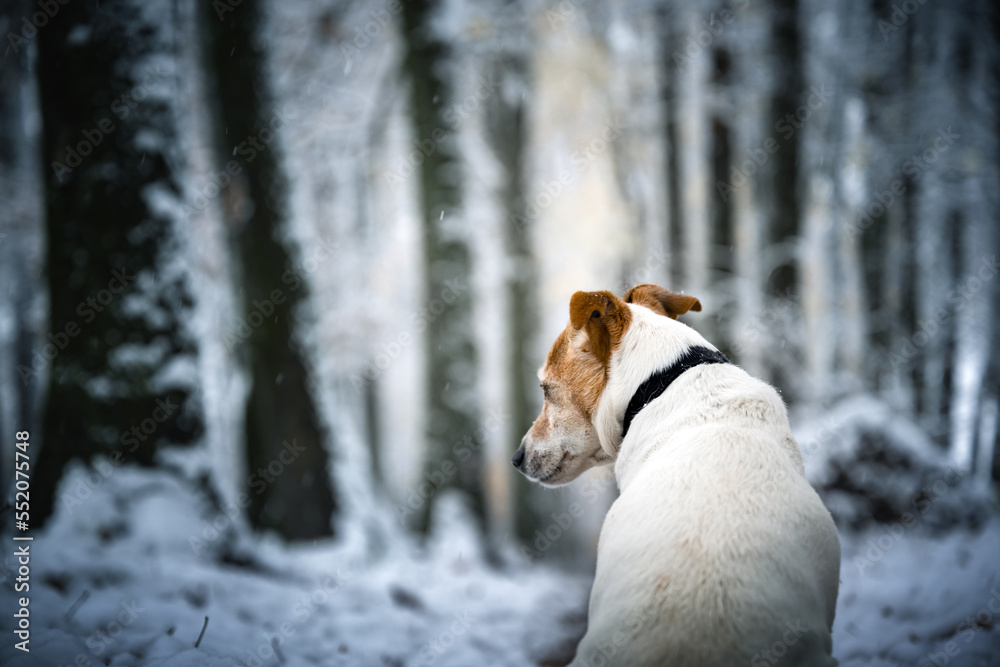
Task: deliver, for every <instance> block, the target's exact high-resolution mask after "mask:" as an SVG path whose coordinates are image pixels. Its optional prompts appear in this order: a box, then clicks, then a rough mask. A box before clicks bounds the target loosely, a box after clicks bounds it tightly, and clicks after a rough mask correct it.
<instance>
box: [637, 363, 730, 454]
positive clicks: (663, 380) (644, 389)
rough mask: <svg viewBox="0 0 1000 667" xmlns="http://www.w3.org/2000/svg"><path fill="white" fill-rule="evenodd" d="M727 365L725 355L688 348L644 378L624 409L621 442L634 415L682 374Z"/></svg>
mask: <svg viewBox="0 0 1000 667" xmlns="http://www.w3.org/2000/svg"><path fill="white" fill-rule="evenodd" d="M728 363H729V359H726V355H724V354H722V353H721V352H719V351H718V350H713V349H711V348H708V347H703V346H701V345H696V346H695V347H690V348H688V350H687V352H685V353H684V354H683V355H681V357H680V358H679V359H677V360H676V361H675V362H673V363H672V364H670V365H669V366H667V367H666V368H664V369H662V370H659V371H657V372H655V373H653V374H652V375H650V376H649V377H648V378H646V381H645V382H643V383H642V384H641V385H639V388H638V389H636V390H635V393H634V394H632V399H631V400H630V401H629V402H628V407H627V408H626V409H625V419H624V423H623V424H622V441H624V440H625V438H626V437H627V436H628V429H629V426H631V425H632V420H633V419H635V417H636V415H638V414H639V413H640V412H641V411H642V409H643V408H644V407H646V406H647V405H649V404H650V403H652V402H653V401H655V400H656V399H657V398H659V397H660V395H661V394H663V392H665V391H666V390H667V389H668V388H669V387H670V385H672V384H673V383H674V380H676V379H677V378H679V377H680V376H681V374H682V373H684V372H685V371H688V370H691V369H692V368H695V367H696V366H701V365H703V364H728Z"/></svg>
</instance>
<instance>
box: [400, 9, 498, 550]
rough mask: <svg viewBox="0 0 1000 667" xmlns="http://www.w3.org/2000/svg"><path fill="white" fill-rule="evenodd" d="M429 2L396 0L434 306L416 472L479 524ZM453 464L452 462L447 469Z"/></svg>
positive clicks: (461, 255) (467, 303)
mask: <svg viewBox="0 0 1000 667" xmlns="http://www.w3.org/2000/svg"><path fill="white" fill-rule="evenodd" d="M432 10H433V6H432V5H431V3H430V2H429V1H428V0H415V1H414V2H407V3H403V18H404V26H405V35H406V43H407V50H406V56H405V57H406V60H405V63H406V74H407V77H408V80H409V85H410V91H411V96H412V97H411V112H412V114H413V127H414V130H415V132H414V134H415V140H416V141H417V142H418V145H420V146H430V147H432V148H433V150H431V148H426V149H425V150H424V153H425V158H424V159H423V161H422V164H421V165H420V166H419V175H418V176H417V180H418V183H419V184H420V190H419V192H420V200H419V201H420V213H421V220H422V230H423V232H422V234H423V240H422V244H423V249H424V253H425V259H424V267H423V279H424V284H425V290H426V292H425V295H426V297H427V298H428V299H429V300H431V301H432V302H433V303H435V304H440V311H439V312H436V313H434V317H433V318H432V319H431V320H430V321H429V322H428V326H427V337H426V344H425V362H426V369H427V390H426V396H425V400H426V401H427V404H426V406H427V421H426V440H427V456H426V461H425V462H424V472H425V474H426V475H428V476H429V478H430V479H435V480H437V479H441V480H442V482H441V484H439V485H437V487H438V489H440V488H442V487H443V488H454V489H458V490H460V491H461V492H463V493H464V495H465V496H466V497H467V499H468V501H469V502H470V505H471V509H472V512H473V514H474V515H475V516H476V517H477V519H478V520H479V522H480V528H481V529H482V530H483V531H484V533H485V531H486V528H487V526H486V500H485V496H484V493H483V487H482V469H483V465H482V461H483V452H482V442H481V441H479V439H478V438H477V429H478V428H479V425H480V424H479V419H480V405H479V396H478V392H477V387H476V382H475V378H476V371H477V358H476V341H475V339H474V336H473V323H472V295H471V293H470V291H469V282H470V280H471V268H470V250H469V245H468V241H467V239H466V238H465V235H464V232H463V225H462V224H461V223H462V221H461V219H460V217H459V214H460V211H461V204H462V199H461V183H460V181H459V175H458V173H457V171H456V166H457V163H456V159H455V150H456V148H455V145H454V141H455V136H454V131H453V127H452V125H451V124H450V123H449V122H448V119H447V118H446V117H445V114H446V111H447V110H448V107H449V106H450V105H451V104H454V103H456V102H458V103H460V102H461V100H457V99H455V97H454V92H453V89H452V87H451V86H452V84H453V82H449V81H446V80H445V79H444V77H445V76H446V74H445V72H446V71H447V69H448V64H449V62H448V59H449V58H450V53H449V49H448V47H447V46H446V44H445V43H444V42H443V41H442V40H441V38H440V37H439V36H438V35H437V34H436V33H435V32H434V31H433V29H432V26H431V23H430V19H431V13H432ZM453 468H455V469H457V470H453ZM438 498H439V496H438V495H435V496H434V497H433V498H431V499H430V501H429V502H427V503H426V504H424V505H423V506H422V507H421V509H420V512H419V521H418V526H419V528H420V529H421V530H424V531H426V530H428V528H429V527H430V520H431V510H432V508H433V507H434V506H435V504H436V502H437V500H438Z"/></svg>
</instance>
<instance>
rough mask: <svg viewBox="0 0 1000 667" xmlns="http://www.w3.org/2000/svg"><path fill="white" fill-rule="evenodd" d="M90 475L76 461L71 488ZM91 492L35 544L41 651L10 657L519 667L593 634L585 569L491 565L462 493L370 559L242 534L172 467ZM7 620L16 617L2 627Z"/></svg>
mask: <svg viewBox="0 0 1000 667" xmlns="http://www.w3.org/2000/svg"><path fill="white" fill-rule="evenodd" d="M87 475H88V471H87V470H86V469H85V468H83V467H81V466H75V467H74V468H73V469H72V470H71V471H70V473H69V474H68V476H67V478H66V479H65V481H64V483H63V486H62V490H63V492H64V493H65V490H66V489H69V488H73V487H74V486H76V485H79V484H80V483H81V482H83V483H86V482H85V481H84V480H85V478H86V476H87ZM82 503H83V504H82V505H78V506H74V507H68V506H61V507H60V510H59V512H58V514H57V516H55V517H54V519H53V520H52V521H51V523H50V524H49V525H48V527H47V528H46V530H45V531H44V532H43V533H42V534H39V535H37V536H36V537H35V540H34V541H33V542H32V543H31V551H32V561H31V568H32V570H31V582H32V587H31V591H30V595H31V612H32V630H33V632H32V642H31V649H32V650H31V653H30V655H28V654H24V653H22V652H21V651H18V650H16V649H14V648H13V646H12V644H13V642H5V645H4V646H2V647H0V663H2V664H3V665H7V666H9V667H22V666H24V667H27V666H28V665H31V666H32V667H34V666H36V665H68V664H75V665H98V664H101V663H102V661H103V662H104V663H105V664H111V665H159V666H163V667H174V666H177V667H180V666H182V665H183V666H190V665H196V666H213V667H214V666H217V665H218V666H222V665H225V666H230V665H273V664H278V663H279V662H282V664H288V665H308V664H322V665H399V666H403V665H406V666H411V665H429V664H435V665H442V666H448V665H454V666H456V667H457V666H460V665H461V666H468V665H480V664H489V665H510V666H511V667H515V666H522V665H525V664H540V662H541V661H543V660H547V659H550V658H552V657H553V656H557V657H558V656H559V655H560V652H562V655H563V656H564V657H566V658H568V657H569V655H571V651H572V646H574V645H575V641H576V639H577V638H578V637H579V635H580V634H582V622H583V618H584V609H585V605H586V596H587V589H588V582H587V581H586V579H584V578H581V577H579V576H570V575H563V574H558V573H556V572H554V571H550V570H547V569H544V568H534V569H526V568H525V566H524V565H523V562H522V561H521V560H520V559H519V558H517V557H516V556H515V555H513V554H512V555H510V557H509V558H508V560H509V562H510V563H511V565H510V566H508V567H506V568H503V569H495V568H493V567H490V566H487V565H486V564H485V563H484V562H483V560H482V558H481V557H480V555H479V553H478V547H477V546H476V545H477V544H478V542H477V540H476V539H475V538H474V537H473V533H472V531H471V529H467V528H465V526H471V525H472V524H471V522H470V521H469V520H468V517H467V516H466V514H465V511H464V509H463V508H462V507H461V506H460V505H459V504H458V503H457V502H456V501H455V499H454V498H448V499H446V502H443V503H442V504H441V511H440V512H439V513H438V515H436V517H435V524H436V526H437V530H436V532H435V534H434V535H432V536H431V537H430V538H429V539H428V543H427V544H426V546H425V547H424V548H422V549H418V548H417V547H416V546H414V545H413V544H408V545H406V546H404V547H402V548H400V547H399V546H396V547H394V548H393V549H391V550H390V551H389V552H387V553H385V554H384V555H382V556H379V557H376V558H371V559H370V562H362V561H361V559H359V558H357V557H355V556H349V555H346V554H345V553H344V551H343V550H341V549H339V548H338V546H337V544H336V543H332V542H331V543H317V544H312V545H306V546H294V547H293V546H286V545H284V544H283V543H281V542H279V541H278V540H277V538H275V537H273V536H270V535H263V536H258V537H251V536H249V535H246V534H245V533H243V532H242V529H240V528H234V527H233V524H232V523H231V522H230V521H229V520H228V518H225V515H216V514H215V512H213V511H210V510H209V507H208V504H207V503H206V502H205V501H204V500H203V499H202V496H201V495H200V494H199V493H196V492H194V489H192V488H191V487H190V485H188V484H187V483H186V482H182V481H179V480H178V479H176V478H175V477H173V476H171V475H170V474H169V473H165V472H163V471H151V470H147V469H139V468H133V467H130V466H124V467H122V468H120V469H118V470H116V471H115V472H113V473H112V474H111V475H110V476H109V477H108V478H107V479H106V480H105V481H104V482H103V483H102V484H99V485H97V486H96V488H94V489H93V494H92V495H91V496H90V497H88V498H86V499H85V500H84V501H82ZM219 517H223V520H221V521H220V520H219ZM213 520H215V522H216V525H217V526H218V527H219V528H220V529H221V532H218V533H217V534H218V537H216V539H215V540H214V541H207V543H206V544H205V545H204V547H202V546H201V545H198V546H199V549H198V551H199V553H198V554H196V553H195V549H194V548H192V546H190V544H189V541H190V539H191V538H192V537H195V538H204V537H211V536H212V535H213V534H216V533H214V532H213V529H212V528H211V522H212V521H213ZM206 528H207V529H208V530H207V531H206ZM224 561H228V562H224ZM12 564H13V563H12V561H11V560H8V563H7V565H8V566H10V565H12ZM6 574H7V576H8V577H9V576H10V574H9V573H6ZM12 585H13V582H12V581H10V580H9V579H8V580H7V581H6V582H5V584H4V587H3V597H4V598H5V599H4V600H3V601H2V602H0V604H3V606H4V608H5V609H10V608H12V605H13V603H14V602H13V600H12V599H10V598H11V596H12V595H13V591H12ZM85 592H87V593H89V597H86V599H85V600H84V601H83V602H82V604H80V605H79V606H78V609H77V610H76V612H75V613H74V614H72V616H71V617H69V618H67V612H68V611H69V610H70V609H71V608H72V607H73V605H74V603H76V602H77V601H78V600H80V597H81V595H84V594H85ZM205 617H208V619H209V621H208V626H207V629H206V631H205V635H204V639H203V640H202V642H201V644H200V646H199V647H198V648H197V649H196V648H194V643H195V641H196V640H197V638H198V634H199V633H200V631H201V628H202V625H203V624H204V619H205ZM10 625H11V620H10V617H9V616H8V615H5V620H4V626H5V627H4V632H3V634H4V636H5V637H9V636H10ZM102 633H103V634H102ZM275 645H276V646H277V651H278V652H280V654H281V656H282V657H281V658H280V659H279V658H277V656H276V655H275V648H274V646H275ZM567 647H570V648H569V651H570V653H566V651H567ZM554 664H559V663H554Z"/></svg>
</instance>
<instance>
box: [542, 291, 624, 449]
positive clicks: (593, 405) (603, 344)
mask: <svg viewBox="0 0 1000 667" xmlns="http://www.w3.org/2000/svg"><path fill="white" fill-rule="evenodd" d="M569 311H570V322H569V326H567V327H566V329H565V330H564V331H563V332H562V333H560V334H559V337H558V338H556V341H555V343H553V344H552V349H551V350H550V351H549V356H548V358H547V359H546V362H545V369H544V372H543V375H544V377H545V378H546V379H547V380H548V381H550V382H552V383H553V384H555V385H557V386H558V387H560V391H562V392H567V393H568V395H569V399H570V401H572V403H573V405H574V407H576V408H577V409H578V410H579V411H580V412H581V413H582V414H583V415H585V416H586V417H587V418H588V419H589V418H590V417H591V416H592V415H593V414H594V411H595V410H596V409H597V402H598V400H600V398H601V392H602V391H603V390H604V385H605V384H606V383H607V374H608V367H609V365H610V363H611V353H612V351H614V349H615V348H617V347H618V344H619V343H620V342H621V339H622V337H623V336H624V335H625V331H626V329H627V328H628V325H629V324H630V323H631V321H632V313H631V311H629V309H628V306H626V305H625V304H624V303H623V302H622V300H621V299H619V298H618V297H616V296H615V295H614V294H612V293H611V292H577V293H576V294H574V295H573V297H572V298H571V299H570V307H569ZM544 414H545V408H544V407H543V409H542V415H543V416H544ZM538 421H540V422H541V421H545V420H544V419H539V420H538ZM536 428H538V431H536V432H535V435H536V436H540V431H542V430H543V429H544V426H539V427H536Z"/></svg>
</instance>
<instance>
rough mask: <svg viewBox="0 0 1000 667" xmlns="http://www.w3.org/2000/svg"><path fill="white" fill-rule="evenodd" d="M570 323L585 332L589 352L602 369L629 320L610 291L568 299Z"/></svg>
mask: <svg viewBox="0 0 1000 667" xmlns="http://www.w3.org/2000/svg"><path fill="white" fill-rule="evenodd" d="M569 321H570V324H571V325H572V327H573V328H574V329H576V330H577V331H584V332H586V334H587V339H588V341H589V343H590V350H589V351H590V352H592V353H593V354H594V356H595V357H597V359H598V360H599V361H600V362H601V363H602V364H604V365H605V366H607V365H608V363H609V362H610V360H611V351H612V350H613V349H614V348H615V347H617V346H618V343H619V341H621V339H622V336H624V335H625V330H626V329H627V328H628V325H629V323H630V322H631V321H632V313H631V311H629V309H628V306H626V305H625V303H624V302H623V301H622V300H621V299H619V298H618V297H617V296H615V295H614V294H612V293H611V292H607V291H604V292H577V293H576V294H574V295H573V296H572V298H570V300H569Z"/></svg>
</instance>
